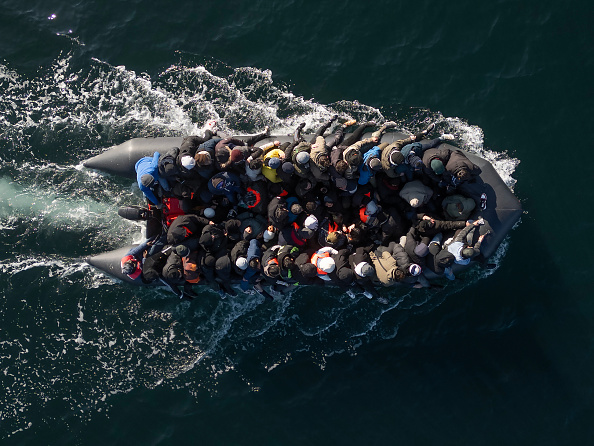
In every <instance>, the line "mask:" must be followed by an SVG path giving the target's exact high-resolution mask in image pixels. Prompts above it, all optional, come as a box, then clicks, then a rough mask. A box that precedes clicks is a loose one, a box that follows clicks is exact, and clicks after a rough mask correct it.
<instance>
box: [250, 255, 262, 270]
mask: <svg viewBox="0 0 594 446" xmlns="http://www.w3.org/2000/svg"><path fill="white" fill-rule="evenodd" d="M249 265H250V268H252V269H260V259H259V258H258V257H254V258H253V259H251V260H250V262H249Z"/></svg>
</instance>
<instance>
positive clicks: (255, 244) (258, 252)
mask: <svg viewBox="0 0 594 446" xmlns="http://www.w3.org/2000/svg"><path fill="white" fill-rule="evenodd" d="M254 258H258V259H262V248H261V246H260V241H259V240H256V239H252V240H250V246H249V247H248V251H247V261H248V263H249V262H250V260H252V259H254ZM259 277H260V269H254V268H252V267H251V266H249V265H248V267H247V269H246V270H245V272H244V273H243V280H242V281H241V289H242V290H244V291H246V290H248V289H250V286H251V285H254V284H255V283H256V282H257V281H258V278H259Z"/></svg>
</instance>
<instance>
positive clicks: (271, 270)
mask: <svg viewBox="0 0 594 446" xmlns="http://www.w3.org/2000/svg"><path fill="white" fill-rule="evenodd" d="M264 270H265V273H266V275H267V276H268V277H278V276H279V275H280V268H279V266H278V265H277V264H276V263H271V264H270V265H268V266H267V267H266V268H264Z"/></svg>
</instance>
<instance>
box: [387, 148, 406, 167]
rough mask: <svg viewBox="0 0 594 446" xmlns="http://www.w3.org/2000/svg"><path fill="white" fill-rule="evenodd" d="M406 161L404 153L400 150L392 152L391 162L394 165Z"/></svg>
mask: <svg viewBox="0 0 594 446" xmlns="http://www.w3.org/2000/svg"><path fill="white" fill-rule="evenodd" d="M403 162H404V155H403V154H402V153H401V152H400V150H393V151H392V152H391V153H390V164H391V165H392V166H397V165H398V164H402V163H403Z"/></svg>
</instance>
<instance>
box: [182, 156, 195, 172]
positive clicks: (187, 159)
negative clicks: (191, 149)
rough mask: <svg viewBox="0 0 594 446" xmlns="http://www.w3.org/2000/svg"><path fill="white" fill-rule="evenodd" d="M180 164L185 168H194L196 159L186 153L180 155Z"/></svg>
mask: <svg viewBox="0 0 594 446" xmlns="http://www.w3.org/2000/svg"><path fill="white" fill-rule="evenodd" d="M181 164H182V166H184V167H185V168H186V169H188V170H190V169H193V168H194V166H195V165H196V161H194V158H192V157H191V156H190V155H186V156H182V159H181Z"/></svg>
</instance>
